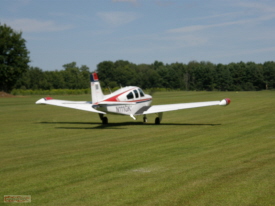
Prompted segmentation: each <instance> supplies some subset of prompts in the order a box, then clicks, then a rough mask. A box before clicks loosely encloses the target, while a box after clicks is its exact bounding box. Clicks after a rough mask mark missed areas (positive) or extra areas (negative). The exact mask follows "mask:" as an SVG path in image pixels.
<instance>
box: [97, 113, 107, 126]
mask: <svg viewBox="0 0 275 206" xmlns="http://www.w3.org/2000/svg"><path fill="white" fill-rule="evenodd" d="M99 118H100V119H101V121H102V124H108V118H107V117H104V115H103V114H99Z"/></svg>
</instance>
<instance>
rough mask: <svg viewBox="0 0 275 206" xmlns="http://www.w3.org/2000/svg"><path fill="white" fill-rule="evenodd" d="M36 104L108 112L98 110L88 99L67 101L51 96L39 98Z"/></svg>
mask: <svg viewBox="0 0 275 206" xmlns="http://www.w3.org/2000/svg"><path fill="white" fill-rule="evenodd" d="M35 104H49V105H54V106H60V107H67V108H72V109H78V110H84V111H88V112H95V113H99V114H106V113H105V112H101V111H98V110H96V109H94V108H93V107H92V106H93V104H92V103H91V102H86V101H66V100H57V99H52V98H50V97H46V98H42V99H39V100H38V101H37V102H35Z"/></svg>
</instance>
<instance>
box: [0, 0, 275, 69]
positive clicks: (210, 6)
mask: <svg viewBox="0 0 275 206" xmlns="http://www.w3.org/2000/svg"><path fill="white" fill-rule="evenodd" d="M0 23H1V24H2V25H3V24H7V25H8V26H10V27H12V28H13V29H14V30H15V31H17V32H20V31H21V32H22V37H23V38H24V39H25V40H26V47H27V49H28V50H29V51H30V59H31V62H30V66H33V67H39V68H41V69H42V70H44V71H46V70H49V71H51V70H62V69H63V65H64V64H68V63H71V62H73V61H74V62H76V63H77V65H78V66H81V65H86V66H88V67H89V68H90V71H94V70H96V68H97V64H99V63H100V62H102V61H117V60H126V61H129V62H132V63H135V64H143V63H145V64H152V63H154V61H161V62H163V63H164V64H171V63H176V62H179V63H184V64H188V62H190V61H198V62H200V61H210V62H212V63H214V64H218V63H222V64H229V63H231V62H235V63H237V62H240V61H243V62H249V61H253V62H256V63H264V62H266V61H274V60H275V1H274V0H261V1H260V0H257V1H255V0H47V1H46V0H1V6H0Z"/></svg>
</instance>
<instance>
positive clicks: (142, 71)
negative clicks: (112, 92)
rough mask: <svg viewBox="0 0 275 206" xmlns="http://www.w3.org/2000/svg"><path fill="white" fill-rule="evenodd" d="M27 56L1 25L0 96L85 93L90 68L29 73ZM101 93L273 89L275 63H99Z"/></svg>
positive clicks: (16, 37)
mask: <svg viewBox="0 0 275 206" xmlns="http://www.w3.org/2000/svg"><path fill="white" fill-rule="evenodd" d="M29 62H30V57H29V51H28V50H27V48H26V41H25V40H24V39H23V38H22V32H16V31H14V30H13V29H12V28H11V27H9V26H7V25H6V24H4V25H2V24H1V23H0V91H6V92H10V91H11V90H12V89H21V90H53V89H70V90H77V89H87V88H89V87H90V83H89V81H90V80H89V73H90V71H89V68H88V67H87V66H85V65H82V66H81V67H78V66H77V64H76V62H72V63H68V64H65V65H63V69H62V70H55V71H43V70H42V69H40V68H38V67H29V66H28V64H29ZM96 71H97V72H98V75H99V78H100V81H101V84H102V87H103V88H104V87H105V88H107V87H110V88H116V87H120V86H127V85H136V86H139V87H141V88H144V89H149V88H165V89H176V90H186V91H188V90H205V91H251V90H265V89H275V63H274V62H273V61H268V62H265V63H263V64H257V63H254V62H247V63H244V62H238V63H230V64H213V63H211V62H205V61H202V62H197V61H191V62H189V63H188V64H184V63H178V62H177V63H172V64H164V63H162V62H160V61H155V62H154V63H152V64H138V65H137V64H134V63H131V62H129V61H124V60H118V61H115V62H113V61H103V62H101V63H99V64H98V65H97V69H96Z"/></svg>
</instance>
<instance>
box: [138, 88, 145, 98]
mask: <svg viewBox="0 0 275 206" xmlns="http://www.w3.org/2000/svg"><path fill="white" fill-rule="evenodd" d="M138 91H139V93H140V96H141V97H144V93H143V91H142V90H141V89H138Z"/></svg>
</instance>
